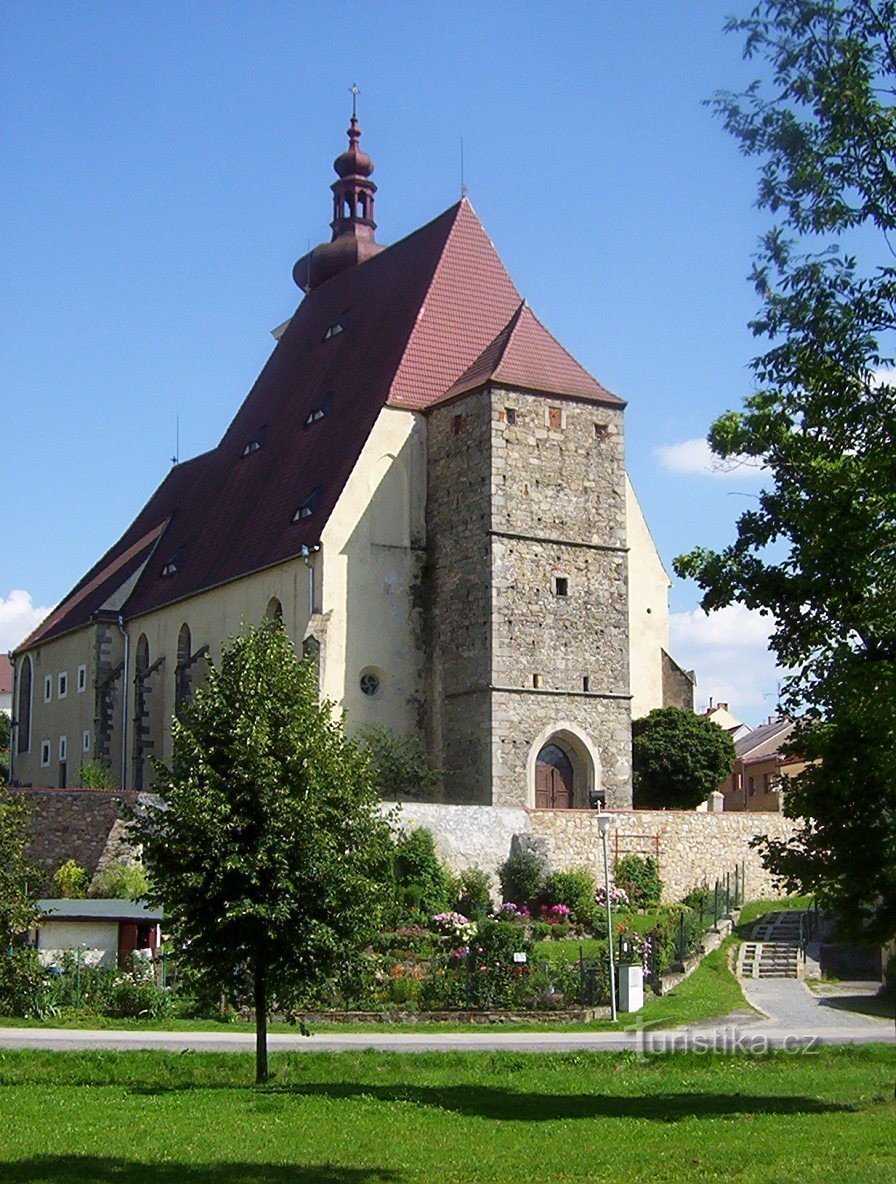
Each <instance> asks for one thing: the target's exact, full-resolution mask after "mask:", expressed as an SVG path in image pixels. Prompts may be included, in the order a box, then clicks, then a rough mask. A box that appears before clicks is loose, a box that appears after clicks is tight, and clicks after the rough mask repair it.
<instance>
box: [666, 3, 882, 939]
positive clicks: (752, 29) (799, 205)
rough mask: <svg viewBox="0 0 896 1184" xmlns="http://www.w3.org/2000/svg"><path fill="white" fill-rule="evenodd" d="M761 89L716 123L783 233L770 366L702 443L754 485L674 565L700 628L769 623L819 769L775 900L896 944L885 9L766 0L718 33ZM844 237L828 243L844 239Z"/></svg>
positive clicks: (799, 786) (774, 239)
mask: <svg viewBox="0 0 896 1184" xmlns="http://www.w3.org/2000/svg"><path fill="white" fill-rule="evenodd" d="M728 28H729V29H730V30H733V31H736V32H739V33H743V34H744V35H745V54H746V56H747V57H756V58H758V59H760V60H761V61H763V62H764V63H765V67H766V76H765V79H764V80H763V81H761V82H756V83H754V84H753V85H752V86H750V87H749V88H748V89H747V91H746V92H745V93H743V94H740V95H731V94H723V95H720V96H718V97H717V98H716V100H715V103H714V106H715V109H716V111H717V113H719V114H720V115H721V116H722V118H723V119H724V122H725V126H726V127H727V129H728V130H729V131H730V132H731V133H732V134H733V135H734V136H735V137H736V138H737V139H738V140H739V142H740V146H741V149H742V150H743V151H744V152H745V153H746V154H747V155H751V156H756V157H758V158H759V159H760V161H761V162H762V163H761V171H760V182H759V205H760V206H762V207H765V208H766V209H768V210H769V211H771V213H772V214H774V215H776V217H777V224H776V225H774V226H773V227H772V229H771V230H769V232H768V233H767V234H766V235H765V237H764V238H763V239H762V240H761V243H760V249H759V253H758V255H757V258H756V260H755V264H754V268H753V274H752V279H753V282H754V283H755V286H756V290H757V292H758V294H759V296H760V298H761V300H762V307H761V309H760V312H759V313H758V315H757V317H756V319H755V321H754V322H753V323H752V328H753V331H754V333H755V334H756V335H757V336H759V337H764V338H766V339H767V340H768V342H769V348H768V349H767V351H766V352H765V353H764V354H762V355H761V356H760V357H758V358H756V359H755V360H754V362H753V372H754V375H755V378H756V383H757V390H756V392H755V393H754V394H753V395H752V396H751V397H749V398H748V399H747V400H746V403H745V407H744V409H743V410H742V411H740V412H729V413H727V414H725V415H723V416H722V417H721V418H720V419H719V420H718V421H717V422H716V423H715V424H714V425H713V426H712V428H711V430H710V433H709V442H710V444H711V446H712V448H713V451H714V452H715V453H716V454H717V455H718V456H720V457H723V458H735V457H738V458H740V457H746V458H748V459H752V460H754V461H756V462H757V463H758V462H761V463H762V464H763V465H764V466H765V468H766V470H767V473H768V481H767V486H766V488H765V489H764V491H763V492H762V493H761V494H760V496H759V499H758V502H757V504H756V505H755V506H754V507H752V508H751V509H750V510H748V511H747V512H746V513H745V514H743V515H742V516H741V518H740V519H739V521H738V523H737V535H736V539H735V541H734V542H733V543H732V544H731V545H730V546H728V547H726V548H725V549H724V550H723V551H721V552H714V551H708V550H704V549H697V550H694V551H692V552H691V553H690V554H688V555H685V556H681V557H680V558H679V559H678V560H676V564H675V568H676V571H677V572H678V574H679V575H683V576H692V577H693V578H695V579H696V580H697V582H698V583H699V584H700V586H701V588H702V589H703V590H704V596H703V601H702V603H703V607H704V608H705V609H707V610H708V611H709V610H712V609H716V608H720V607H722V606H724V605H727V604H731V603H733V602H735V601H740V602H742V603H743V604H746V605H747V606H748V607H750V608H755V609H759V610H760V611H761V612H763V613H770V614H772V615H773V617H774V621H775V628H774V633H773V635H772V642H771V644H772V648H773V650H774V651H775V653H776V654H777V656H778V658H779V661H780V663H781V665H782V666H784V667H786V668H789V669H791V670H793V671H795V674H794V676H793V678H792V679H790V681H789V683H788V684H787V687H786V692H785V696H784V705H785V707H786V708H787V709H788V710H789V711H790V712H791V713H796V712H798V711H802V712H803V713H804V714H803V717H802V719H801V720H800V722H799V724H798V727H797V729H796V730H795V732H794V733H793V735H792V740H791V744H790V748H791V750H792V751H794V752H796V753H799V754H800V755H802V756H803V757H805V758H809V759H811V760H813V761H820V762H821V763H820V764H815V765H813V766H811V767H810V768H809V769H808V770H807V772H806V774H804V775H803V776H802V777H800V778H799V779H798V780H797V782H796V785H795V787H794V789H793V790H789V791H788V794H787V796H786V797H785V799H784V802H785V805H784V808H785V811H786V812H787V813H788V814H789V815H790V816H791V817H793V818H795V819H797V820H798V821H799V823H800V826H799V830H798V833H797V836H796V838H795V839H794V840H793V841H792V842H789V843H786V842H768V843H766V846H765V852H766V856H765V857H766V861H767V864H768V866H769V867H770V868H771V869H772V870H773V871H775V872H777V873H779V874H780V875H782V876H783V877H784V878H785V880H786V882H787V884H788V885H790V886H792V887H799V888H801V889H803V890H806V891H814V892H817V893H819V894H820V895H821V897H822V898H823V899H824V900H825V901H826V903H827V904H828V905H830V906H833V907H838V908H840V909H841V910H842V911H844V912H848V913H850V914H851V915H852V916H853V918H857V917H862V918H863V919H864V921H865V924H866V929H867V932H868V934H869V936H876V937H885V936H888V935H892V934H893V933H894V932H896V776H894V767H893V760H894V756H893V754H894V741H896V675H894V663H896V446H894V445H896V387H894V377H896V372H894V370H893V360H892V356H891V355H892V352H893V347H894V331H896V268H894V264H893V258H894V240H893V237H892V236H893V232H894V231H896V119H894V102H896V5H894V3H892V2H889V0H881V2H879V3H875V2H874V0H856V2H851V3H849V4H846V3H841V2H840V0H763V2H762V3H761V4H759V6H758V7H757V8H756V9H754V11H753V12H752V14H751V15H750V16H749V17H747V18H745V19H742V20H735V21H732V22H730V23H729V26H728ZM836 240H840V241H839V242H838V241H836Z"/></svg>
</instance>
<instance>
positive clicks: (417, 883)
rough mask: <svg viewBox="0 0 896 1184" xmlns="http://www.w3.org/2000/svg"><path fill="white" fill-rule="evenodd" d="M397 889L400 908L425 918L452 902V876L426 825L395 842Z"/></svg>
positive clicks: (442, 910) (441, 910) (430, 916)
mask: <svg viewBox="0 0 896 1184" xmlns="http://www.w3.org/2000/svg"><path fill="white" fill-rule="evenodd" d="M395 892H396V897H397V900H398V904H399V908H400V909H401V910H402V911H403V912H405V913H409V914H414V915H416V916H418V917H419V919H421V920H423V921H429V920H430V919H431V918H432V917H433V916H434V915H435V914H436V913H441V912H444V911H445V910H446V909H447V908H448V907H449V905H450V904H451V897H452V881H451V875H450V873H449V872H448V871H447V869H446V868H445V867H444V865H443V864H442V862H441V860H440V859H439V857H438V855H437V854H436V845H435V840H434V839H433V837H432V832H431V831H428V830H427V829H426V828H425V827H423V826H421V827H417V828H416V830H412V831H409V832H408V833H407V834H404V835H401V836H400V837H399V838H398V840H397V842H396V844H395Z"/></svg>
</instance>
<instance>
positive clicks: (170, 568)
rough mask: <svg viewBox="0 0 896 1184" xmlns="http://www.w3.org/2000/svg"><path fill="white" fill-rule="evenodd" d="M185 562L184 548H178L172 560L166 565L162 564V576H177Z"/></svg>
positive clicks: (166, 562) (167, 561)
mask: <svg viewBox="0 0 896 1184" xmlns="http://www.w3.org/2000/svg"><path fill="white" fill-rule="evenodd" d="M183 561H184V548H183V547H178V548H177V550H176V551H175V552H174V554H173V555H172V556H171V558H170V559H168V560H166V561H165V563H163V564H162V575H163V576H165V577H167V576H174V575H177V573H178V572H179V571H180V569H181V566H182V564H183Z"/></svg>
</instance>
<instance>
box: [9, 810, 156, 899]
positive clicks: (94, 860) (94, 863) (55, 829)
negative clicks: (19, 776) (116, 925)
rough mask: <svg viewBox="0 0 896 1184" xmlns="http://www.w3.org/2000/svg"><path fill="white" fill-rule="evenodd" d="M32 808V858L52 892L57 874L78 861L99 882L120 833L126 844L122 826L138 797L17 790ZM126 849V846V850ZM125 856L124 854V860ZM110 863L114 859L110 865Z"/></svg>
mask: <svg viewBox="0 0 896 1184" xmlns="http://www.w3.org/2000/svg"><path fill="white" fill-rule="evenodd" d="M10 792H11V793H14V794H15V796H16V797H18V798H19V799H20V800H22V801H23V802H24V803H25V805H26V806H27V807H28V810H29V812H30V818H29V822H28V834H29V844H28V855H29V858H30V859H31V861H32V862H33V863H35V864H37V866H38V867H39V868H40V869H41V871H42V872H43V874H44V877H45V878H44V881H43V883H42V884H41V885H40V891H41V892H42V893H43V892H46V891H47V890H48V889H49V887H50V881H51V880H52V878H53V874H54V872H55V871H56V870H57V869H58V868H59V867H60V866H61V865H62V864H63V863H65V862H66V860H69V859H74V861H75V862H76V863H79V864H80V865H81V867H83V868H84V869H85V871H86V872H87V874H88V876H90V877H91V878H93V876H94V874H95V873H96V870H97V867H98V866H99V864H100V861H101V860H103V855H104V853H105V852H106V846H107V843H108V842H109V839H110V836H112V835H113V832H115V837H116V838H117V840H118V842H119V844H121V843H122V842H123V841H125V840H124V835H123V833H122V832H123V827H122V824H121V819H122V814H123V812H124V810H125V807H126V806H127V805H130V804H132V803H133V802H134V801H135V800H136V797H137V795H136V793H133V792H131V791H127V792H124V793H122V792H121V791H120V790H114V791H112V790H107V789H16V790H11V791H10ZM124 850H125V847H124V846H122V847H121V851H122V852H123V851H124ZM118 857H120V855H119V856H118ZM105 862H108V859H107V860H106V861H105Z"/></svg>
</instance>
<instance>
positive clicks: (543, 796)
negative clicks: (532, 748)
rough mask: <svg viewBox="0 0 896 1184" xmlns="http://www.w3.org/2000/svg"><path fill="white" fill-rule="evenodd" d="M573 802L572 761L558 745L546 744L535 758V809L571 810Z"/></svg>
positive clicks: (573, 777) (573, 780)
mask: <svg viewBox="0 0 896 1184" xmlns="http://www.w3.org/2000/svg"><path fill="white" fill-rule="evenodd" d="M574 802H575V774H574V772H573V767H572V761H571V760H570V759H569V756H568V755H567V754H566V753H565V752H564V751H563V749H562V748H561V747H560V746H559V744H546V745H545V746H544V748H542V749H541V751H540V752H539V754H538V756H537V757H536V758H535V809H536V810H571V809H572V807H573V803H574Z"/></svg>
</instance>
